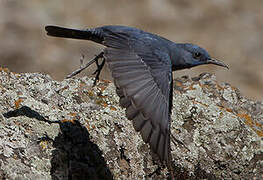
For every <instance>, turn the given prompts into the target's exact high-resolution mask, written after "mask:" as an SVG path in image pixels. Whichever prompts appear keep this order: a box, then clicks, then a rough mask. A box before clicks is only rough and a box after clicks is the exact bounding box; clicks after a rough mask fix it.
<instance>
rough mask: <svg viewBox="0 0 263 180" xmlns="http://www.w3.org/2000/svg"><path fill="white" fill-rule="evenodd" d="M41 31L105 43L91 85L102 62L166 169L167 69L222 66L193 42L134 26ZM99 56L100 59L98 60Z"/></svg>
mask: <svg viewBox="0 0 263 180" xmlns="http://www.w3.org/2000/svg"><path fill="white" fill-rule="evenodd" d="M45 29H46V31H47V35H50V36H56V37H63V38H73V39H85V40H91V41H94V42H96V43H100V44H102V45H104V46H106V48H105V49H104V50H103V51H102V52H101V53H100V54H99V55H98V56H97V57H96V58H95V59H93V61H91V63H93V62H95V61H96V64H97V66H98V69H97V70H96V72H95V73H97V76H96V79H95V83H96V81H97V80H98V78H99V74H100V71H101V69H102V67H103V65H104V62H105V61H106V63H107V64H108V66H109V68H110V70H111V73H112V77H113V79H114V84H115V86H116V91H117V94H118V96H119V97H120V105H121V106H122V107H123V108H126V116H127V118H128V119H129V120H132V123H133V126H134V129H135V130H136V131H139V132H140V133H141V136H142V139H143V141H144V142H145V143H149V144H150V147H151V150H152V151H153V152H155V153H156V154H157V155H158V157H159V158H160V160H161V161H165V162H166V164H167V166H168V168H169V169H171V165H172V164H171V159H172V157H171V148H170V119H171V109H172V99H173V76H172V71H176V70H180V69H185V68H191V67H194V66H199V65H202V64H215V65H219V66H223V67H227V66H226V65H225V64H224V63H223V62H221V61H219V60H216V59H213V58H211V57H210V55H209V54H208V52H207V51H206V50H205V49H203V48H201V47H199V46H197V45H194V44H189V43H174V42H172V41H170V40H168V39H165V38H163V37H160V36H158V35H155V34H151V33H148V32H144V31H142V30H140V29H137V28H132V27H126V26H102V27H97V28H90V29H85V30H77V29H68V28H63V27H58V26H46V27H45ZM98 58H102V59H103V62H102V63H101V64H98V61H97V60H98ZM91 63H89V65H90V64H91Z"/></svg>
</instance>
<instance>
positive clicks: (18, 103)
mask: <svg viewBox="0 0 263 180" xmlns="http://www.w3.org/2000/svg"><path fill="white" fill-rule="evenodd" d="M22 102H23V99H22V98H18V100H16V101H15V107H16V109H18V108H19V107H20V104H21V103H22Z"/></svg>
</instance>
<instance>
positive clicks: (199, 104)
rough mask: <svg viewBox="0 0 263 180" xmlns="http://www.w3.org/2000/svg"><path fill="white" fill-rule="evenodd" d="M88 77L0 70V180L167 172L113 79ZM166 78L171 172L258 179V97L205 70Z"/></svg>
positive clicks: (261, 160)
mask: <svg viewBox="0 0 263 180" xmlns="http://www.w3.org/2000/svg"><path fill="white" fill-rule="evenodd" d="M92 83H93V79H92V78H88V77H82V78H72V79H66V80H63V81H61V82H58V81H54V80H53V79H52V78H51V77H50V76H49V75H44V74H40V73H23V74H16V73H13V72H10V71H9V70H8V69H4V68H1V69H0V179H41V180H42V179H53V180H57V179H151V178H152V179H163V178H167V177H168V176H169V172H168V171H167V169H166V168H165V167H164V166H162V165H160V163H159V162H158V161H157V160H155V158H154V156H153V155H152V153H151V152H150V150H149V147H148V145H146V144H145V143H144V142H143V141H142V138H141V137H140V135H139V134H138V133H136V132H135V131H134V129H133V127H132V123H131V122H130V121H129V120H127V119H126V118H125V110H124V109H122V108H120V107H119V105H118V97H117V95H116V93H115V87H114V85H113V84H112V83H111V82H109V81H100V82H99V83H98V85H97V86H96V87H92ZM174 84H175V86H174V97H173V104H174V105H173V114H172V124H171V131H172V135H173V136H174V137H175V138H176V139H177V140H178V141H175V142H174V143H173V142H172V156H173V163H174V172H175V175H176V178H177V179H228V178H231V179H263V141H262V138H263V103H262V102H254V101H251V100H248V99H247V98H245V97H243V96H242V95H241V94H240V92H239V91H238V90H237V89H236V88H234V87H232V86H231V85H229V84H226V83H222V84H219V83H218V82H217V81H216V79H215V76H214V75H211V74H201V75H200V76H199V77H195V78H189V77H181V78H178V79H176V80H175V83H174ZM179 141H181V142H183V144H181V143H178V142H179Z"/></svg>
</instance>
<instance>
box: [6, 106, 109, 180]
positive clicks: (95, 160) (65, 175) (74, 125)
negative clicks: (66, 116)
mask: <svg viewBox="0 0 263 180" xmlns="http://www.w3.org/2000/svg"><path fill="white" fill-rule="evenodd" d="M3 115H4V117H6V118H10V117H18V116H27V117H29V118H34V119H37V120H39V121H44V122H47V123H49V124H52V123H58V124H59V126H60V130H61V132H60V133H59V134H58V136H57V137H55V139H54V141H53V148H55V149H54V150H53V151H52V157H51V169H50V174H51V176H52V179H53V180H60V179H67V180H75V179H78V180H82V179H94V180H96V179H113V177H112V174H111V172H110V170H109V169H108V167H107V165H106V162H105V159H104V158H103V156H102V151H101V150H100V149H99V147H98V146H97V145H96V144H94V143H93V142H91V141H90V137H89V136H90V135H89V132H88V131H87V129H86V128H85V127H83V126H82V125H81V124H80V123H79V122H78V121H76V120H75V121H69V122H63V123H62V122H61V121H50V120H47V119H46V118H45V117H44V116H42V115H41V114H39V113H38V112H37V111H35V110H32V109H31V108H29V107H27V106H23V107H21V108H19V109H16V110H14V111H9V112H7V113H4V114H3Z"/></svg>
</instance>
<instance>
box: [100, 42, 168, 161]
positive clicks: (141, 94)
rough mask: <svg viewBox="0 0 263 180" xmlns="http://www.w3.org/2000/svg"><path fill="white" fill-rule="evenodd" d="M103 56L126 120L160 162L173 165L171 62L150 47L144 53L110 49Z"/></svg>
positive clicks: (144, 49) (143, 50) (142, 51)
mask: <svg viewBox="0 0 263 180" xmlns="http://www.w3.org/2000/svg"><path fill="white" fill-rule="evenodd" d="M136 51H137V52H136ZM147 51H148V52H149V53H147ZM144 52H145V53H144ZM104 56H105V58H106V62H107V63H108V66H109V68H110V70H111V72H112V77H113V78H114V83H115V85H116V88H117V94H118V95H119V97H120V104H121V106H123V107H124V108H126V116H127V118H128V119H130V120H132V122H133V126H134V128H135V130H136V131H139V132H140V133H141V135H142V138H143V140H144V142H146V143H149V144H150V147H151V149H152V151H153V152H155V153H157V155H158V156H159V158H160V160H161V161H163V160H164V161H166V163H168V164H171V149H170V113H171V105H172V104H171V102H172V101H171V98H172V96H171V94H172V68H171V64H170V59H160V56H157V55H155V54H154V53H153V52H152V49H147V47H145V48H143V49H142V50H141V51H140V50H132V49H125V48H124V49H123V48H120V49H115V48H111V47H108V48H106V49H105V50H104ZM161 58H169V56H168V55H167V56H162V57H161ZM164 62H165V63H164Z"/></svg>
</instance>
